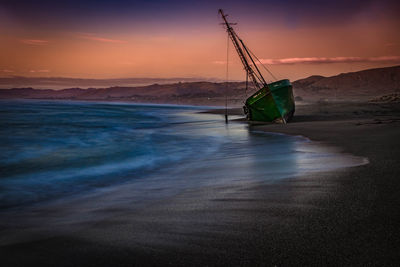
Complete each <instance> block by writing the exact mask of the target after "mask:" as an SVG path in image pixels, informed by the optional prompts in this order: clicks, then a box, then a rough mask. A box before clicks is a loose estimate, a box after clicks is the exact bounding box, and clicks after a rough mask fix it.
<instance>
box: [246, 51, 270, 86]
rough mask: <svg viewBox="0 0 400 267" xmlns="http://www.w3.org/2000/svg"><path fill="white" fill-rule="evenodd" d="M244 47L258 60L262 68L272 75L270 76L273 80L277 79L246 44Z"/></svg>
mask: <svg viewBox="0 0 400 267" xmlns="http://www.w3.org/2000/svg"><path fill="white" fill-rule="evenodd" d="M246 48H247V50H249V52H250V54H251V55H252V56H253V57H255V59H256V60H257V61H258V62H260V64H261V66H263V68H264V69H265V70H266V71H268V73H269V74H270V75H271V76H272V78H274V79H275V81H277V80H278V79H277V78H276V77H275V75H274V74H272V72H271V71H270V70H269V69H268V68H267V67H265V65H264V64H263V63H262V62H261V61H260V60H259V59H258V57H257V56H256V55H254V53H253V52H252V51H251V50H250V49H249V48H248V47H247V46H246Z"/></svg>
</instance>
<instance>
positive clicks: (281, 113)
mask: <svg viewBox="0 0 400 267" xmlns="http://www.w3.org/2000/svg"><path fill="white" fill-rule="evenodd" d="M244 110H245V112H246V113H247V118H248V119H249V120H252V121H267V122H283V123H285V122H288V121H289V120H290V119H291V118H292V117H293V114H294V111H295V104H294V97H293V87H292V84H291V83H290V81H289V80H287V79H285V80H280V81H277V82H273V83H270V84H268V85H267V86H264V87H263V88H261V89H260V90H258V91H257V92H256V93H254V94H253V95H252V96H250V97H249V98H247V100H246V103H245V107H244Z"/></svg>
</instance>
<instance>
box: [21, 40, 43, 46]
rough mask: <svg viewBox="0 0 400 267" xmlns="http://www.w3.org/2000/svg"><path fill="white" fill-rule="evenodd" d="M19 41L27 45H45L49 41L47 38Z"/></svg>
mask: <svg viewBox="0 0 400 267" xmlns="http://www.w3.org/2000/svg"><path fill="white" fill-rule="evenodd" d="M20 41H21V42H22V43H24V44H28V45H47V44H48V43H49V41H47V40H38V39H22V40H20Z"/></svg>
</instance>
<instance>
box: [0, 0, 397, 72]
mask: <svg viewBox="0 0 400 267" xmlns="http://www.w3.org/2000/svg"><path fill="white" fill-rule="evenodd" d="M219 8H222V9H224V11H225V12H226V13H227V14H229V16H228V19H229V20H230V21H232V22H237V23H238V24H237V25H236V26H234V27H235V29H236V32H237V33H238V34H239V36H241V37H242V39H243V40H244V42H245V43H246V44H247V46H248V47H249V48H250V49H251V50H252V51H253V52H254V53H255V54H256V55H257V56H258V57H259V58H260V59H261V60H262V62H264V63H266V64H267V66H268V67H269V68H270V70H271V71H272V72H273V73H274V74H275V76H277V78H290V79H292V80H294V79H298V78H303V77H307V76H310V75H313V74H319V75H326V76H328V75H335V74H338V73H341V72H349V71H357V70H361V69H367V68H373V67H383V66H392V65H399V64H400V19H399V14H400V4H399V1H392V0H370V1H368V0H356V1H351V0H339V1H333V0H331V1H323V0H319V1H317V0H310V1H295V0H287V1H284V0H270V1H268V0H264V1H233V0H232V1H194V0H186V1H161V0H158V1H136V0H134V1H128V0H121V1H95V0H92V1H77V0H71V1H63V2H61V1H46V0H37V1H27V0H25V1H24V0H22V1H18V0H0V76H2V77H7V76H16V75H20V76H31V77H79V78H122V77H157V78H168V77H204V78H219V79H225V71H226V47H227V35H226V32H225V30H224V28H223V26H222V25H220V23H221V22H222V21H221V18H220V17H219V15H218V9H219ZM229 55H230V57H229V62H230V64H229V69H230V71H229V73H230V75H229V78H230V79H235V80H243V79H245V74H244V71H243V68H242V66H241V65H240V62H239V60H238V57H237V55H236V53H235V51H234V50H233V47H232V45H231V44H230V53H229ZM266 78H267V79H268V80H271V78H270V76H268V75H267V74H266Z"/></svg>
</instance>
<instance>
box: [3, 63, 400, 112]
mask: <svg viewBox="0 0 400 267" xmlns="http://www.w3.org/2000/svg"><path fill="white" fill-rule="evenodd" d="M293 88H294V93H295V96H297V100H300V99H302V100H306V101H315V100H320V99H337V100H354V99H361V100H369V99H385V98H380V97H381V96H384V95H390V94H393V93H399V92H400V66H395V67H388V68H379V69H369V70H364V71H358V72H351V73H342V74H339V75H336V76H332V77H323V76H316V75H314V76H310V77H308V78H305V79H300V80H297V81H295V82H293ZM251 92H254V91H249V92H247V94H246V92H245V83H244V82H231V83H229V84H228V86H227V84H226V83H215V82H204V81H203V82H178V83H171V84H152V85H147V86H114V87H107V88H88V89H81V88H69V89H62V90H51V89H41V90H39V89H33V88H31V87H27V88H13V89H0V99H18V98H23V99H71V100H101V101H133V102H142V103H148V102H151V103H175V104H198V105H221V104H223V103H224V102H225V97H227V98H228V101H229V104H230V105H242V103H243V100H245V99H246V96H248V95H249V94H250V93H251Z"/></svg>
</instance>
